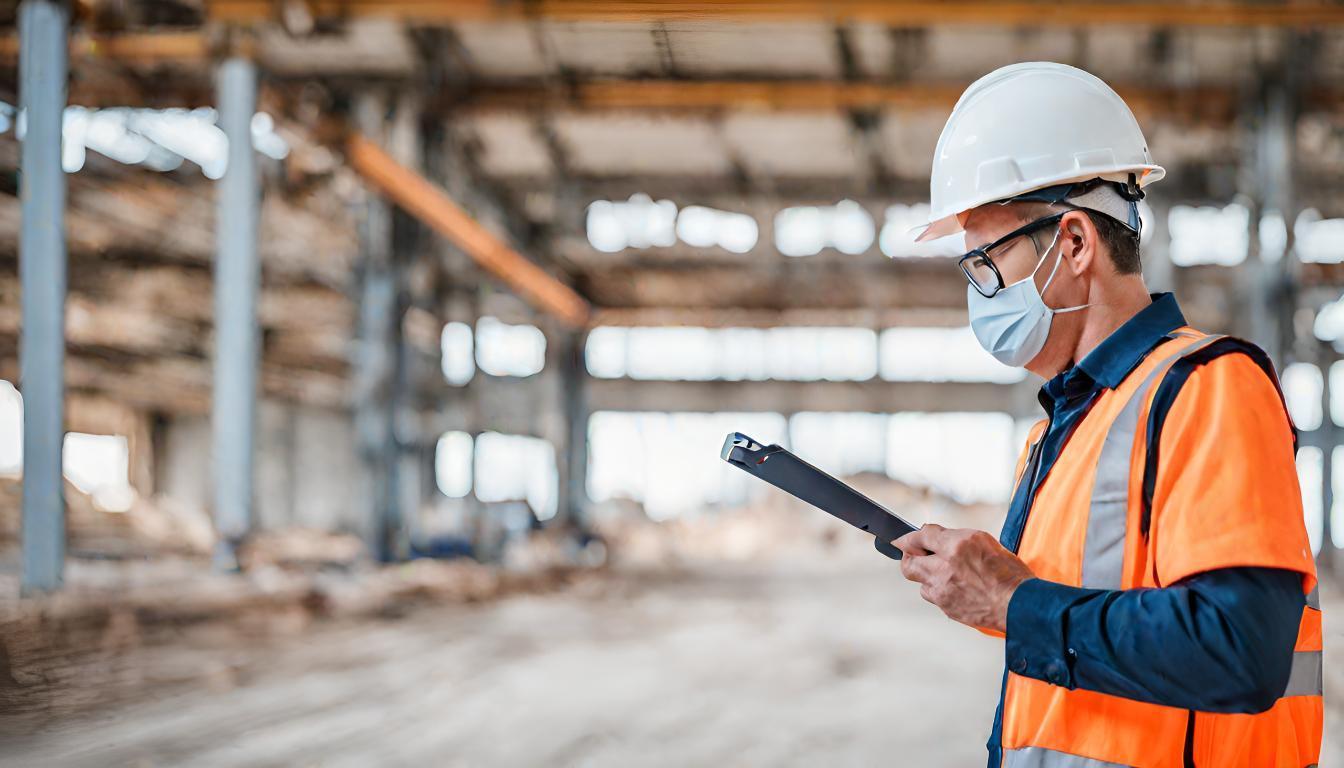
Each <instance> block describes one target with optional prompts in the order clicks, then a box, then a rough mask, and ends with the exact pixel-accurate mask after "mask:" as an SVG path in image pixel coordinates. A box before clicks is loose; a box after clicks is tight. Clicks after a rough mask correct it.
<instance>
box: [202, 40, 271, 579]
mask: <svg viewBox="0 0 1344 768" xmlns="http://www.w3.org/2000/svg"><path fill="white" fill-rule="evenodd" d="M216 85H217V88H218V92H219V122H220V127H221V128H222V129H223V130H224V135H225V136H227V137H228V139H229V150H228V151H229V164H228V169H227V170H226V171H225V172H224V177H223V178H222V179H220V182H219V198H218V200H219V213H218V218H217V230H216V240H217V243H218V252H217V258H216V260H215V363H214V399H213V403H212V405H213V408H212V412H211V420H212V429H213V439H214V455H213V461H214V495H215V526H216V528H217V529H218V532H219V537H220V545H219V549H218V550H217V552H216V558H215V560H216V564H217V565H218V566H219V567H221V568H225V569H230V568H235V567H237V560H236V557H235V549H236V547H237V545H238V544H239V542H241V541H242V539H243V537H244V536H246V535H247V532H248V530H249V528H251V525H252V506H253V499H252V491H253V474H252V473H253V465H252V455H253V448H254V440H255V435H254V433H255V431H256V413H257V367H258V356H259V355H258V347H259V338H258V327H257V292H258V288H259V286H258V283H259V282H260V260H259V258H258V254H257V225H258V218H259V216H260V209H261V190H260V187H259V184H258V177H257V167H256V158H255V155H254V154H253V152H252V116H253V115H254V114H255V113H256V99H257V73H256V68H255V65H254V64H253V63H252V62H251V61H248V60H246V59H242V58H232V59H228V60H226V61H225V62H224V63H222V64H221V65H220V67H219V71H218V73H217V82H216Z"/></svg>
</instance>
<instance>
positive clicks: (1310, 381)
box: [1279, 363, 1325, 431]
mask: <svg viewBox="0 0 1344 768" xmlns="http://www.w3.org/2000/svg"><path fill="white" fill-rule="evenodd" d="M1279 383H1280V384H1281V385H1282V386H1283V399H1284V401H1285V402H1287V403H1288V413H1289V414H1291V415H1292V417H1293V423H1294V424H1296V425H1297V428H1298V429H1303V430H1307V431H1311V430H1313V429H1317V428H1319V427H1320V426H1321V398H1322V397H1323V394H1324V392H1323V389H1322V388H1323V387H1324V386H1325V382H1324V381H1323V380H1322V378H1321V369H1320V368H1319V367H1317V366H1315V365H1313V364H1311V363H1293V364H1292V365H1289V366H1287V367H1286V368H1284V369H1283V374H1282V376H1281V377H1280V380H1279Z"/></svg>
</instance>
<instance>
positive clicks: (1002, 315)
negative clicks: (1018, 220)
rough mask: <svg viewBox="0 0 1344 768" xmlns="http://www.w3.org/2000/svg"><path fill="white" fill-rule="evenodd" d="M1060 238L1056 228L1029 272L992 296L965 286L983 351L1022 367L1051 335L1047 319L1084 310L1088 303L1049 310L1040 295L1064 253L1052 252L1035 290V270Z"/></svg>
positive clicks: (974, 329) (969, 307)
mask: <svg viewBox="0 0 1344 768" xmlns="http://www.w3.org/2000/svg"><path fill="white" fill-rule="evenodd" d="M1058 241H1059V230H1058V229H1056V230H1055V237H1054V239H1053V240H1051V241H1050V246H1049V247H1048V248H1046V249H1045V253H1044V254H1043V255H1042V256H1041V260H1040V261H1038V262H1036V268H1035V269H1033V270H1032V271H1031V274H1030V275H1027V276H1026V277H1025V278H1023V279H1021V280H1018V281H1017V282H1015V283H1013V284H1012V285H1009V286H1006V287H1004V288H1003V289H1002V290H1000V291H999V292H998V293H996V294H994V296H993V298H985V297H984V296H981V295H980V292H979V291H977V290H975V286H971V285H968V286H966V306H967V309H968V310H970V315H971V331H972V332H974V333H975V338H976V339H977V340H978V341H979V342H980V346H982V347H984V348H985V351H987V352H989V354H991V355H993V356H994V359H995V360H998V361H999V362H1000V363H1003V364H1004V365H1010V366H1012V367H1014V368H1022V367H1024V366H1026V364H1027V363H1029V362H1031V361H1032V359H1033V358H1035V357H1036V355H1038V354H1040V351H1041V349H1043V348H1044V347H1045V340H1046V339H1047V338H1049V337H1050V320H1051V319H1052V318H1053V317H1054V316H1055V315H1056V314H1058V313H1061V312H1077V311H1078V310H1080V309H1087V308H1088V307H1090V306H1092V305H1091V304H1080V305H1078V306H1076V307H1065V308H1063V309H1051V308H1050V307H1047V306H1046V305H1045V300H1044V299H1042V298H1041V293H1042V292H1043V291H1046V290H1049V288H1050V283H1051V281H1053V280H1054V279H1055V273H1056V272H1058V271H1059V263H1060V261H1062V260H1063V252H1062V251H1061V252H1059V253H1056V254H1055V266H1054V267H1053V268H1052V269H1051V270H1050V276H1049V277H1048V278H1046V280H1045V287H1044V288H1042V289H1041V290H1040V291H1038V290H1036V280H1035V277H1036V273H1037V272H1039V271H1040V269H1041V265H1042V264H1044V263H1045V260H1046V258H1048V257H1049V255H1050V251H1051V249H1053V248H1054V247H1055V244H1056V243H1057V242H1058Z"/></svg>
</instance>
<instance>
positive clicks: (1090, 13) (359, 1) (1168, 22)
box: [206, 0, 1344, 27]
mask: <svg viewBox="0 0 1344 768" xmlns="http://www.w3.org/2000/svg"><path fill="white" fill-rule="evenodd" d="M307 6H308V8H309V10H310V12H311V13H312V14H313V15H314V16H315V17H318V18H324V17H325V18H333V17H334V18H349V17H360V16H381V17H388V18H400V19H406V20H408V21H415V22H420V23H427V24H433V23H451V22H455V21H469V20H490V19H537V18H543V19H556V20H561V21H636V22H637V21H725V22H747V21H825V22H843V21H869V22H875V23H880V24H887V25H892V26H906V27H913V26H929V25H939V24H991V25H992V24H1002V25H1011V26H1031V27H1035V26H1042V25H1050V26H1093V25H1107V24H1135V25H1151V26H1278V27H1283V26H1289V27H1311V26H1321V25H1337V24H1344V6H1341V5H1338V4H1333V3H1325V2H1303V3H1288V2H1274V3H1270V2H1266V3H1250V2H1236V1H1233V0H1195V1H1194V2H1189V3H1160V2H1151V1H1145V2H1077V0H949V1H947V2H929V1H928V0H704V1H703V2H682V1H681V0H456V1H452V0H307ZM277 7H278V4H277V3H275V2H274V0H206V13H207V15H208V17H209V18H211V19H214V20H217V21H227V22H235V23H238V22H253V21H260V20H266V19H274V18H276V13H277Z"/></svg>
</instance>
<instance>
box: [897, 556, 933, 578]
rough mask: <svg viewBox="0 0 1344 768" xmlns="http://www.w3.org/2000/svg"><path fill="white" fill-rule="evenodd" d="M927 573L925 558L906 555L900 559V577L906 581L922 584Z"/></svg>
mask: <svg viewBox="0 0 1344 768" xmlns="http://www.w3.org/2000/svg"><path fill="white" fill-rule="evenodd" d="M928 573H929V564H928V557H927V556H920V555H906V556H905V557H903V558H901V575H902V576H904V577H905V578H906V579H907V580H908V581H914V582H922V581H924V580H925V579H927V578H928Z"/></svg>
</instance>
